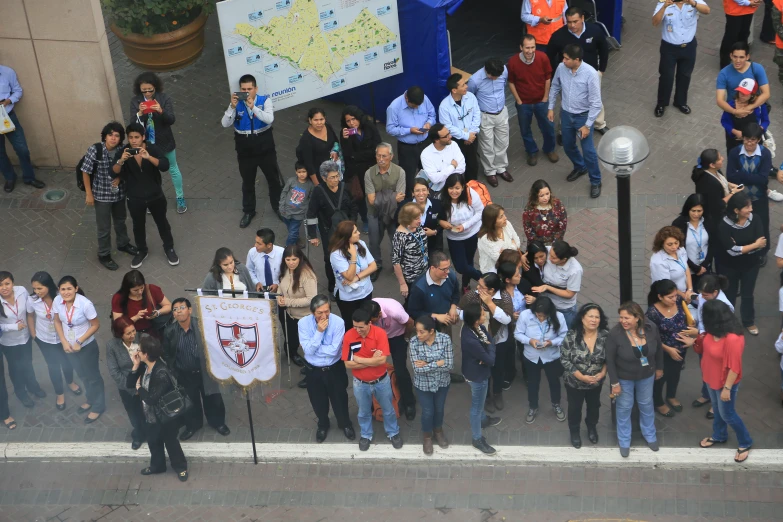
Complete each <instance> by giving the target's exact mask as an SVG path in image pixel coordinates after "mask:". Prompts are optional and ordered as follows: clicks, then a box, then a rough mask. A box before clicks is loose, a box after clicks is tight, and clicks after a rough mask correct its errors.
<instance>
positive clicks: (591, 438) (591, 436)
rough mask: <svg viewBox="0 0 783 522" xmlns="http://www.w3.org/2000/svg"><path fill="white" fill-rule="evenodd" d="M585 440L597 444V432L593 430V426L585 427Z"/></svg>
mask: <svg viewBox="0 0 783 522" xmlns="http://www.w3.org/2000/svg"><path fill="white" fill-rule="evenodd" d="M587 439H588V440H589V441H590V442H592V443H593V444H598V431H597V430H596V429H595V426H593V427H590V426H588V427H587Z"/></svg>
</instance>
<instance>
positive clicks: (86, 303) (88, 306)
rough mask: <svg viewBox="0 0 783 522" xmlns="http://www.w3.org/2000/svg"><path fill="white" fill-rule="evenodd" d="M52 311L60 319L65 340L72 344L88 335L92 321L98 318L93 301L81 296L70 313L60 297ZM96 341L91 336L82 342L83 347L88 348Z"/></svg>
mask: <svg viewBox="0 0 783 522" xmlns="http://www.w3.org/2000/svg"><path fill="white" fill-rule="evenodd" d="M52 311H53V312H54V313H55V314H57V316H58V317H59V318H60V322H61V323H62V325H63V332H64V333H65V339H66V340H67V341H68V342H69V343H71V344H73V343H75V342H76V339H78V338H79V337H81V336H82V335H84V334H85V333H87V330H89V329H90V321H91V320H92V319H95V318H97V317H98V312H96V311H95V306H94V305H93V304H92V301H90V300H89V299H87V298H86V297H84V296H83V295H81V294H76V297H75V298H74V300H73V307H72V308H71V310H70V311H68V310H67V308H66V306H65V301H63V298H62V297H60V296H59V295H58V296H57V297H56V298H55V299H54V302H53V303H52ZM69 325H71V326H69ZM94 340H95V336H92V335H91V336H90V337H88V338H87V339H85V340H84V342H82V346H86V345H88V344H90V343H91V342H93V341H94Z"/></svg>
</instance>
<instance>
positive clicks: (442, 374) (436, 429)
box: [409, 314, 454, 455]
mask: <svg viewBox="0 0 783 522" xmlns="http://www.w3.org/2000/svg"><path fill="white" fill-rule="evenodd" d="M415 326H416V337H414V338H412V339H411V342H410V345H409V346H410V358H411V365H412V366H413V386H414V389H415V390H416V395H417V396H418V398H419V404H420V405H421V435H422V439H423V441H424V454H425V455H432V450H433V447H432V437H433V434H434V436H435V442H437V443H438V446H440V447H441V448H442V449H446V448H448V447H449V441H448V440H446V435H445V434H444V433H443V414H444V412H445V408H446V395H448V393H449V386H450V385H451V377H450V376H449V371H450V370H452V369H453V368H454V347H453V346H452V344H451V337H449V336H448V335H446V334H444V333H440V332H437V331H436V330H435V319H433V318H432V317H430V316H429V315H428V314H425V315H422V316H421V317H419V318H418V319H416V325H415Z"/></svg>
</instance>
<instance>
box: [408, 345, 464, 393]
mask: <svg viewBox="0 0 783 522" xmlns="http://www.w3.org/2000/svg"><path fill="white" fill-rule="evenodd" d="M410 358H411V364H412V365H413V385H414V386H416V388H418V389H419V390H421V391H426V392H436V391H438V388H443V387H445V386H448V385H449V384H451V378H450V377H449V370H452V369H454V348H453V347H452V345H451V337H449V336H448V335H446V334H444V333H441V332H436V333H435V341H434V342H433V343H432V346H430V345H428V344H426V343H423V342H421V341H419V338H418V337H416V336H414V337H412V338H411V342H410ZM440 360H443V361H446V364H444V365H443V366H438V364H437V363H438V361H440ZM415 361H425V362H426V363H427V364H426V365H424V366H422V367H421V368H417V367H416V365H415V364H413V363H414V362H415Z"/></svg>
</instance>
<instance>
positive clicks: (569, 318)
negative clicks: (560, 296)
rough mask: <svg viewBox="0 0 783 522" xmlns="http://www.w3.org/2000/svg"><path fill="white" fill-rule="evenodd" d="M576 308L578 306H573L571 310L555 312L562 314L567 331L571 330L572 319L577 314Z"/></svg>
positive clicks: (565, 309)
mask: <svg viewBox="0 0 783 522" xmlns="http://www.w3.org/2000/svg"><path fill="white" fill-rule="evenodd" d="M577 306H578V305H576V304H575V305H574V306H572V307H571V308H564V309H562V310H561V309H559V308H558V310H557V311H558V312H560V313H561V314H563V317H565V320H566V325H568V328H569V329H570V328H571V325H572V324H573V323H574V318H575V317H576V314H577V312H578V310H577Z"/></svg>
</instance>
